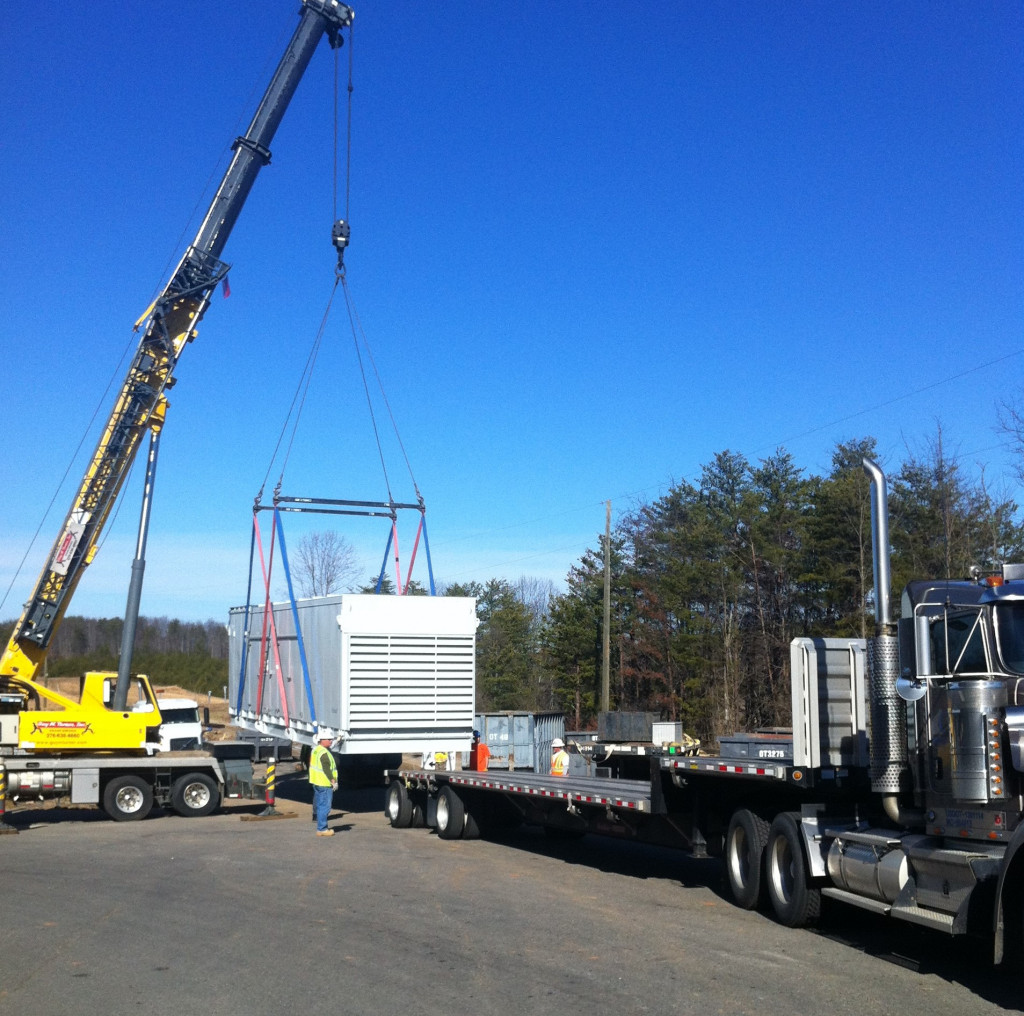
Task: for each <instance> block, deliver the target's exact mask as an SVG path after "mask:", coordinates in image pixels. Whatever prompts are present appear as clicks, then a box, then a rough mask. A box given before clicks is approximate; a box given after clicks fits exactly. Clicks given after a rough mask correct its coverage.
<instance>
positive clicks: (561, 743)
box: [551, 737, 565, 748]
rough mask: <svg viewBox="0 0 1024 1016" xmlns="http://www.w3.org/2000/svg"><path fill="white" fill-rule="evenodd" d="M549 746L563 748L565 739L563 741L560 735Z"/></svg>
mask: <svg viewBox="0 0 1024 1016" xmlns="http://www.w3.org/2000/svg"><path fill="white" fill-rule="evenodd" d="M551 747H552V748H564V747H565V741H563V740H562V739H561V738H560V737H556V738H555V739H554V740H553V741H552V742H551Z"/></svg>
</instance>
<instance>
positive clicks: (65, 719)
mask: <svg viewBox="0 0 1024 1016" xmlns="http://www.w3.org/2000/svg"><path fill="white" fill-rule="evenodd" d="M352 19H353V13H352V10H351V8H349V7H347V6H346V5H345V4H342V3H339V2H338V0H302V4H301V9H300V13H299V23H298V25H297V26H296V28H295V31H294V33H293V34H292V37H291V39H290V40H289V42H288V44H287V46H286V48H285V51H284V53H283V55H282V57H281V60H280V62H279V64H278V66H277V69H276V70H275V72H274V75H273V77H272V78H271V81H270V84H269V85H268V86H267V89H266V92H265V93H264V95H263V98H262V100H261V102H260V104H259V106H258V107H257V110H256V113H255V114H254V116H253V119H252V121H251V123H250V125H249V127H248V129H247V131H246V133H245V134H244V135H242V136H241V137H238V138H236V140H235V142H234V145H233V146H232V148H233V155H232V158H231V161H230V163H229V165H228V168H227V170H226V171H225V173H224V176H223V178H222V180H221V182H220V185H219V187H218V188H217V191H216V193H215V195H214V197H213V200H212V201H211V203H210V206H209V208H208V210H207V212H206V216H205V217H204V219H203V221H202V224H201V225H200V227H199V230H198V232H197V234H196V236H195V238H194V239H193V241H192V243H191V244H190V245H189V247H188V249H187V250H186V252H185V254H184V256H183V257H182V259H181V261H180V262H179V263H178V266H177V268H176V269H175V270H174V272H173V274H172V276H171V279H170V281H169V282H168V283H167V284H166V286H165V287H164V288H163V290H162V291H161V293H160V295H159V296H158V297H157V298H156V300H154V301H153V303H152V304H151V305H150V306H149V307H148V308H147V309H146V311H145V313H144V314H143V315H142V317H141V318H140V319H139V321H138V322H137V323H136V326H135V327H136V330H137V331H140V332H141V338H140V340H139V343H138V346H137V348H136V351H135V353H134V356H133V357H132V360H131V363H130V365H129V368H128V372H127V374H126V376H125V378H124V381H123V383H122V385H121V388H120V391H119V393H118V395H117V397H116V399H115V402H114V407H113V409H112V410H111V413H110V415H109V417H108V419H107V422H106V425H105V426H104V429H103V432H102V434H101V436H100V438H99V441H98V443H97V445H96V449H95V451H94V452H93V454H92V457H91V459H90V461H89V464H88V467H87V469H86V472H85V476H84V478H83V480H82V482H81V484H80V485H79V487H78V489H77V492H76V494H75V496H74V499H73V501H72V503H71V506H70V508H69V510H68V513H67V515H66V517H65V520H64V523H63V525H62V526H61V529H60V531H59V533H58V535H57V538H56V540H55V541H54V543H53V546H52V549H51V550H50V553H49V555H48V556H47V559H46V563H45V564H44V566H43V569H42V572H41V573H40V576H39V579H38V580H37V582H36V585H35V587H34V589H33V590H32V593H31V595H30V597H29V600H28V602H27V603H26V605H25V608H24V610H23V612H22V614H21V617H20V619H19V620H18V623H17V624H16V626H15V628H14V631H13V633H12V634H11V636H10V638H9V640H8V642H7V644H6V647H5V648H4V649H3V651H2V653H0V825H3V822H2V818H3V812H4V799H5V791H6V794H7V795H9V796H10V797H11V798H12V799H15V800H19V799H21V798H22V797H24V796H28V795H31V796H34V797H54V796H58V797H60V796H68V797H70V798H71V800H72V801H73V802H76V803H91V804H101V805H102V806H103V807H104V808H105V810H106V811H107V813H108V814H109V815H111V817H113V818H115V819H121V820H126V819H139V818H143V817H144V816H145V815H146V814H147V813H148V812H149V810H150V808H151V807H152V805H153V803H154V802H157V803H169V804H171V805H172V806H173V807H174V808H176V810H178V811H179V812H180V813H181V814H183V815H202V814H207V813H209V812H210V811H212V810H214V809H215V808H216V807H217V804H218V803H219V801H220V799H221V797H222V796H223V795H228V796H231V795H235V796H238V795H240V794H241V793H242V792H243V790H244V789H245V788H247V787H250V786H251V784H252V770H251V766H249V764H248V761H247V760H242V759H220V758H216V757H215V756H214V755H212V754H210V753H208V752H203V751H186V752H175V751H169V752H162V753H159V754H158V755H153V754H152V753H153V750H154V748H155V747H156V746H157V745H158V744H159V728H160V724H161V714H160V709H159V706H158V704H157V700H156V696H155V695H154V694H153V689H152V686H151V685H150V683H149V681H148V680H147V679H146V678H145V677H144V676H142V675H133V674H132V673H131V671H130V664H131V657H132V648H133V643H134V634H135V627H136V622H137V618H138V610H139V600H140V596H141V588H142V577H143V573H144V570H145V545H146V534H147V532H148V521H149V514H150V503H151V501H150V499H151V494H152V487H153V481H154V477H155V470H156V458H157V455H156V449H157V439H158V437H159V435H160V433H161V431H162V429H163V427H164V423H165V418H166V411H167V406H168V401H167V397H166V394H165V392H166V391H167V389H169V388H170V387H171V386H172V385H173V384H174V381H175V378H174V371H175V368H176V366H177V363H178V359H179V357H180V355H181V354H182V352H183V351H184V349H185V347H186V346H187V345H188V344H189V343H190V342H192V341H193V340H194V339H195V338H196V334H197V331H196V329H197V327H198V325H199V323H200V321H201V320H202V318H203V316H204V314H205V313H206V311H207V309H208V308H209V305H210V300H211V297H212V295H213V293H214V292H215V291H216V288H217V286H218V284H219V283H220V282H221V281H222V280H223V279H225V278H226V276H227V273H228V269H229V265H227V264H226V263H225V262H223V261H222V260H221V259H220V257H221V254H222V253H223V251H224V247H225V245H226V243H227V240H228V237H229V236H230V234H231V231H232V229H233V227H234V225H235V222H236V221H237V219H238V216H239V213H240V212H241V210H242V207H243V205H244V204H245V201H246V199H247V197H248V195H249V193H250V191H251V189H252V186H253V184H254V182H255V180H256V176H257V174H258V173H259V171H260V169H261V168H262V167H263V166H265V165H266V164H267V163H269V161H270V144H271V142H272V141H273V138H274V134H275V133H276V131H277V128H278V126H279V125H280V123H281V120H282V118H283V116H284V113H285V111H286V109H287V107H288V104H289V102H290V101H291V99H292V96H293V95H294V93H295V89H296V88H297V86H298V83H299V81H300V80H301V78H302V76H303V74H304V72H305V70H306V67H307V66H308V64H309V62H310V60H311V59H312V56H313V53H314V52H315V50H316V48H317V47H318V45H319V43H320V40H321V39H323V38H324V37H327V39H328V41H329V42H330V45H331V46H332V47H333V48H337V47H338V46H340V45H341V44H342V30H343V29H344V28H346V27H348V26H349V25H351V23H352ZM332 235H333V237H334V245H335V246H336V247H337V248H338V250H339V251H340V250H341V249H342V246H343V245H344V244H345V243H347V237H348V230H347V224H346V223H343V222H339V223H335V225H334V229H333V234H332ZM147 434H148V435H149V437H150V443H149V459H148V463H147V470H146V478H145V484H144V495H143V507H142V513H141V519H140V524H139V538H138V541H137V550H136V556H135V560H134V562H133V565H132V574H131V580H130V583H129V589H128V597H127V607H126V611H125V625H124V635H123V639H122V644H121V654H120V666H119V669H118V671H117V673H116V674H115V673H106V672H99V671H97V672H93V673H88V674H86V675H84V677H82V678H80V679H77V683H76V687H73V688H69V687H67V686H66V685H67V682H65V683H64V686H57V685H55V684H54V683H53V682H48V681H46V680H45V679H43V678H42V677H41V676H40V674H41V673H42V671H43V665H44V663H45V661H46V658H47V653H48V650H49V646H50V644H51V641H52V639H53V636H54V634H55V633H56V631H57V628H58V626H59V625H60V622H61V620H62V619H63V617H64V615H65V612H66V611H67V608H68V605H69V604H70V602H71V598H72V596H73V595H74V592H75V590H76V588H77V587H78V584H79V582H80V581H81V579H82V577H83V575H84V573H85V570H86V568H87V567H88V565H89V564H90V563H91V562H92V560H93V558H94V557H95V555H96V552H97V550H98V548H99V539H100V536H101V534H102V532H103V529H104V526H105V524H106V522H107V519H108V517H109V516H110V513H111V510H112V509H113V507H114V505H115V503H116V502H117V499H118V497H119V495H120V493H121V489H122V486H123V484H124V481H125V479H126V478H127V476H128V473H129V471H130V469H131V466H132V463H133V462H134V460H135V457H136V454H137V452H138V450H139V448H140V446H141V444H142V442H143V439H144V438H145V436H146V435H147ZM8 828H10V827H8Z"/></svg>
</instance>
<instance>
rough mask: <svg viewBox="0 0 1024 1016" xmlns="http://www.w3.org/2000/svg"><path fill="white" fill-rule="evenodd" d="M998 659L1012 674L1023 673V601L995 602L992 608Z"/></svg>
mask: <svg viewBox="0 0 1024 1016" xmlns="http://www.w3.org/2000/svg"><path fill="white" fill-rule="evenodd" d="M993 613H994V615H995V629H996V645H997V647H998V650H999V660H1000V662H1001V663H1002V664H1003V667H1004V668H1005V669H1006V670H1008V671H1009V672H1010V673H1012V674H1024V601H1010V602H1007V603H997V604H996V606H995V609H994V612H993Z"/></svg>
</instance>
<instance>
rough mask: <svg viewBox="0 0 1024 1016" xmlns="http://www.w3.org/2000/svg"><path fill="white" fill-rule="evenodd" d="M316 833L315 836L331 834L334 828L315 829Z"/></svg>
mask: <svg viewBox="0 0 1024 1016" xmlns="http://www.w3.org/2000/svg"><path fill="white" fill-rule="evenodd" d="M316 834H317V836H333V835H334V830H333V829H317V831H316Z"/></svg>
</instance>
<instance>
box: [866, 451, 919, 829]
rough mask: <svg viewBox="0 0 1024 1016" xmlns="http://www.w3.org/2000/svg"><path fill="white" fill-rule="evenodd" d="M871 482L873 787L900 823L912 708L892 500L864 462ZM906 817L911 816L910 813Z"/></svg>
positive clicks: (872, 465)
mask: <svg viewBox="0 0 1024 1016" xmlns="http://www.w3.org/2000/svg"><path fill="white" fill-rule="evenodd" d="M864 472H865V473H867V475H868V477H869V478H870V479H871V544H872V556H873V563H874V579H875V634H874V637H872V638H870V639H868V646H867V649H868V652H867V657H868V686H869V689H870V698H871V755H870V769H869V772H870V775H871V789H872V790H873V791H874V792H875V793H878V794H884V795H887V796H886V798H885V800H884V801H883V804H884V806H885V810H886V813H887V814H888V815H889V817H890V818H892V819H893V820H894V821H901V818H900V812H899V804H898V802H897V801H896V796H895V795H896V794H898V793H899V791H900V789H901V788H902V787H903V786H904V781H905V779H906V774H907V773H908V768H907V736H906V732H907V710H906V704H905V703H904V701H903V700H902V699H901V698H900V696H899V694H898V693H897V691H896V681H897V679H898V678H899V676H900V644H899V640H898V639H897V638H896V626H895V625H894V624H893V620H892V614H891V607H890V587H891V583H892V579H891V572H890V568H889V498H888V494H887V492H886V484H885V474H884V473H883V472H882V470H881V469H880V468H879V467H878V466H877V465H876V464H875V463H874V462H872V461H871V459H868V458H865V459H864ZM905 818H910V816H909V815H907V816H905Z"/></svg>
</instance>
